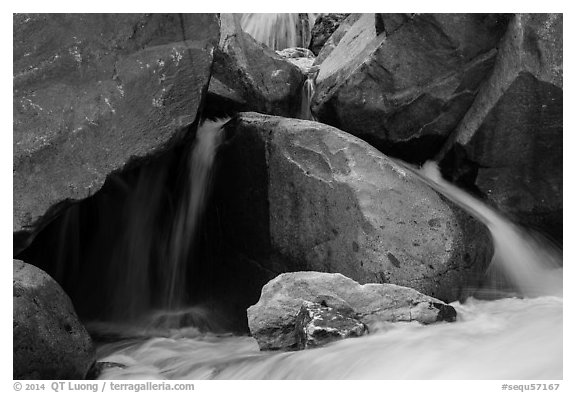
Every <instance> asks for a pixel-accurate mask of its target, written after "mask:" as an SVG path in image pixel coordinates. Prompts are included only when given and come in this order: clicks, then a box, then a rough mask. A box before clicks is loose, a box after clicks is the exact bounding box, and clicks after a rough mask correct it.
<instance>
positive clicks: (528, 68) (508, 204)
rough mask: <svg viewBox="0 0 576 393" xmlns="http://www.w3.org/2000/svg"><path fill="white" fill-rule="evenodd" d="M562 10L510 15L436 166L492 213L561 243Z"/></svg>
mask: <svg viewBox="0 0 576 393" xmlns="http://www.w3.org/2000/svg"><path fill="white" fill-rule="evenodd" d="M562 26H563V24H562V15H561V14H518V15H516V16H515V17H514V19H513V20H512V22H511V23H510V26H509V29H508V32H507V33H506V36H505V37H504V39H503V40H502V44H501V45H500V49H499V52H498V57H497V60H496V65H495V66H494V71H493V73H492V75H491V76H490V78H489V79H488V81H487V82H486V83H485V84H484V85H483V87H482V89H481V90H480V92H479V93H478V96H477V98H476V100H475V101H474V104H473V105H472V107H471V108H470V110H469V111H468V113H467V114H466V116H465V117H464V118H463V120H462V122H461V123H460V125H459V126H458V128H457V130H456V131H455V133H454V134H453V135H454V137H453V138H452V139H451V140H450V141H449V143H447V144H446V146H445V147H444V149H443V154H442V155H441V156H443V158H444V161H443V163H442V164H443V166H444V167H445V169H446V171H448V172H450V174H451V175H452V177H453V178H454V179H455V180H456V181H458V182H459V183H462V184H465V185H467V186H469V187H473V188H475V189H477V190H479V191H480V192H481V193H482V194H484V196H485V197H487V198H488V200H490V201H491V202H492V203H493V204H494V205H495V206H496V207H497V208H498V210H500V211H503V212H505V213H508V214H509V215H510V216H512V217H513V218H514V219H515V220H516V221H519V222H520V223H522V224H525V225H530V226H535V227H537V228H539V229H540V230H544V231H546V232H548V233H549V234H550V235H552V236H553V237H554V238H555V239H556V240H557V241H559V242H562V211H563V207H562V190H563V187H562V177H563V176H562V174H563V172H562V148H563V135H562V134H563V132H562V131H563V127H562V116H563V110H562V107H563V90H562V79H563V77H562V67H563V66H562V58H563V56H562V42H563V38H562V32H563V29H562Z"/></svg>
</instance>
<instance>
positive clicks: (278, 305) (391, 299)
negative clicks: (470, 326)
mask: <svg viewBox="0 0 576 393" xmlns="http://www.w3.org/2000/svg"><path fill="white" fill-rule="evenodd" d="M307 302H312V303H318V304H321V305H322V306H324V307H326V308H329V309H333V310H337V311H339V313H340V315H337V316H335V320H334V321H333V322H332V323H333V324H334V326H335V327H338V326H339V325H340V324H341V322H342V321H345V322H346V324H347V326H346V328H345V330H348V331H347V332H346V333H347V336H355V335H358V336H359V335H361V334H363V330H362V328H361V325H362V324H366V325H367V326H368V329H370V327H371V326H374V325H375V324H377V323H381V322H412V321H417V322H420V323H424V324H429V323H434V322H438V321H448V322H452V321H455V320H456V311H455V310H454V308H453V307H452V306H449V305H447V304H445V303H443V302H442V301H440V300H438V299H434V298H432V297H430V296H426V295H423V294H421V293H419V292H418V291H416V290H414V289H411V288H406V287H401V286H398V285H393V284H365V285H360V284H358V283H357V282H355V281H354V280H351V279H350V278H348V277H345V276H343V275H342V274H338V273H335V274H330V273H320V272H295V273H284V274H281V275H279V276H278V277H276V278H274V279H273V280H272V281H270V282H269V283H267V284H266V285H265V286H264V288H262V294H261V296H260V300H259V301H258V303H256V304H255V305H253V306H251V307H250V308H249V309H248V326H249V327H250V332H251V334H252V336H253V337H254V338H255V339H256V340H257V341H258V345H259V346H260V349H261V350H278V349H297V348H302V347H303V338H302V332H301V330H302V322H300V323H298V325H299V326H298V327H299V328H300V329H297V320H301V319H302V318H303V316H302V315H301V314H308V315H310V314H309V313H308V312H307V311H306V309H309V308H311V305H310V304H309V303H307ZM303 307H304V311H302V308H303ZM312 308H314V307H312ZM315 308H316V309H318V307H315ZM354 319H355V320H357V321H360V322H361V324H360V325H359V326H358V325H356V324H355V323H354V321H353V320H354ZM308 322H309V321H308ZM324 325H330V321H327V322H325V323H324ZM340 328H341V327H340ZM308 338H310V337H308ZM341 338H344V337H341ZM305 339H306V337H304V340H305Z"/></svg>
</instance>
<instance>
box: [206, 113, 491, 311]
mask: <svg viewBox="0 0 576 393" xmlns="http://www.w3.org/2000/svg"><path fill="white" fill-rule="evenodd" d="M227 132H228V136H229V139H228V141H227V142H226V145H225V146H224V147H223V148H222V150H221V152H220V163H219V169H218V174H217V175H216V178H215V179H216V184H215V189H214V194H213V203H214V204H215V205H216V206H215V207H214V211H215V212H217V215H215V216H214V220H215V221H218V222H226V223H227V224H226V225H218V228H217V230H218V233H220V234H222V236H223V240H222V242H223V244H226V247H227V248H228V249H234V250H237V252H238V253H239V254H240V255H242V256H243V257H244V258H248V259H250V260H251V261H253V264H255V265H258V266H260V267H261V268H262V269H264V270H266V271H268V272H270V274H272V276H274V275H277V274H279V273H282V272H289V271H300V270H314V271H323V272H338V273H342V274H344V275H346V276H347V277H350V278H352V279H354V280H356V281H358V282H360V283H369V282H375V283H393V284H398V285H405V286H409V287H412V288H415V289H417V290H419V291H421V292H423V293H426V294H428V295H431V296H435V297H438V298H440V299H442V300H445V301H452V300H455V299H457V298H458V297H459V296H460V295H461V294H462V289H463V288H464V287H466V286H468V285H469V284H471V281H470V280H471V279H472V278H475V273H482V272H483V269H484V268H485V266H486V265H487V263H488V262H489V261H490V259H491V256H492V243H491V239H490V237H489V234H488V232H487V230H486V228H485V227H484V226H483V225H482V224H480V223H479V222H477V221H476V220H475V219H473V218H472V217H470V216H469V215H468V214H466V213H464V212H463V211H462V210H461V209H459V208H457V207H456V206H454V205H453V204H451V203H449V202H447V201H446V200H444V199H443V198H442V197H441V196H440V195H438V194H437V193H436V192H435V191H433V190H432V189H431V188H429V186H427V185H426V184H425V183H423V182H422V181H421V180H420V178H419V177H418V176H417V175H415V174H413V173H412V172H410V171H409V170H407V169H406V168H405V167H402V166H400V165H398V164H396V163H395V162H394V161H392V160H391V159H389V158H388V157H386V156H385V155H383V154H382V153H380V152H379V151H378V150H376V149H374V148H373V147H371V146H370V145H368V144H367V143H366V142H364V141H362V140H360V139H358V138H356V137H354V136H352V135H350V134H347V133H345V132H342V131H340V130H338V129H336V128H333V127H330V126H327V125H324V124H321V123H316V122H311V121H303V120H296V119H286V118H281V117H274V116H266V115H261V114H256V113H244V114H242V115H241V116H240V117H239V118H238V119H237V121H236V123H235V126H234V127H232V129H229V130H228V131H227Z"/></svg>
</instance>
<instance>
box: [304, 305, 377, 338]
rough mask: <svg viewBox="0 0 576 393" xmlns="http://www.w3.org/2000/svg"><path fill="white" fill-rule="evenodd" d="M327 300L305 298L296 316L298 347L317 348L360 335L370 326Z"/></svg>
mask: <svg viewBox="0 0 576 393" xmlns="http://www.w3.org/2000/svg"><path fill="white" fill-rule="evenodd" d="M345 314H350V313H342V312H340V311H338V310H336V309H335V308H334V307H329V306H327V305H326V302H325V301H322V304H321V303H313V302H309V301H307V300H305V301H304V302H303V303H302V307H301V308H300V312H299V313H298V315H297V316H296V321H295V323H294V324H295V329H296V345H297V348H298V349H307V348H315V347H320V346H323V345H326V344H328V343H331V342H333V341H338V340H343V339H345V338H351V337H360V336H362V335H364V333H367V332H368V328H367V327H366V325H364V324H363V323H362V322H360V321H359V320H357V319H356V318H354V316H353V315H345Z"/></svg>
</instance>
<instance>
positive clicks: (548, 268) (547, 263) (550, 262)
mask: <svg viewBox="0 0 576 393" xmlns="http://www.w3.org/2000/svg"><path fill="white" fill-rule="evenodd" d="M421 173H422V174H423V176H424V177H425V178H427V179H429V180H430V181H429V182H427V183H428V184H429V185H430V186H432V187H433V188H434V189H436V190H437V191H438V192H440V193H441V194H442V195H444V196H446V197H448V198H449V199H451V200H452V201H454V202H455V203H457V204H458V205H459V206H461V207H462V208H464V209H465V210H466V211H468V212H469V213H470V214H472V215H473V216H475V217H476V218H477V219H479V220H480V221H482V222H483V223H484V224H485V225H486V226H487V227H488V229H489V230H490V233H491V235H492V240H493V242H494V257H493V259H492V263H491V266H490V269H491V270H497V271H498V273H500V274H503V275H504V276H505V278H506V279H508V280H509V281H510V282H511V283H512V284H513V285H514V286H515V288H516V289H517V290H518V291H519V292H520V294H522V295H523V296H530V297H535V296H546V295H551V296H562V288H563V283H562V272H563V271H562V268H561V266H562V255H561V251H560V250H558V248H557V247H555V245H554V244H552V243H551V242H549V241H547V240H546V239H544V238H542V237H539V236H537V235H532V234H530V233H529V232H527V231H525V230H523V229H522V228H520V227H518V226H516V225H514V224H513V223H511V222H510V221H508V220H507V219H506V218H505V217H504V216H502V215H501V214H499V213H498V212H497V211H495V210H494V209H492V208H490V207H489V206H488V205H486V204H484V203H483V202H481V201H479V200H477V199H476V198H474V197H473V196H471V195H470V194H468V193H466V192H464V191H462V190H460V189H459V188H457V187H455V186H453V185H452V184H450V183H448V182H447V181H445V180H443V179H442V176H441V175H440V172H439V170H438V167H437V165H436V163H434V162H432V161H429V162H427V163H426V164H424V165H423V166H422V169H421Z"/></svg>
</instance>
